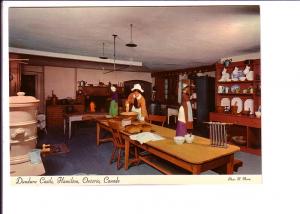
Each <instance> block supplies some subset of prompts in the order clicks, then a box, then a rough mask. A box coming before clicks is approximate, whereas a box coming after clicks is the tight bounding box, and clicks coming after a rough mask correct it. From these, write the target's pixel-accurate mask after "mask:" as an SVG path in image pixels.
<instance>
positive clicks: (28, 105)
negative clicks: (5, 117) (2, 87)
mask: <svg viewBox="0 0 300 214" xmlns="http://www.w3.org/2000/svg"><path fill="white" fill-rule="evenodd" d="M17 95H18V96H11V97H9V117H10V120H9V122H10V124H9V127H10V163H11V164H18V163H23V162H27V161H29V160H30V159H29V152H31V151H32V150H33V149H34V148H35V146H36V142H37V109H38V105H39V100H37V99H36V98H35V97H31V96H25V93H24V92H18V93H17Z"/></svg>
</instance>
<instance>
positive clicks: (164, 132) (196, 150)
mask: <svg viewBox="0 0 300 214" xmlns="http://www.w3.org/2000/svg"><path fill="white" fill-rule="evenodd" d="M97 123H98V124H99V125H98V126H99V127H100V126H101V127H103V128H104V127H105V129H107V130H109V127H108V122H107V121H105V120H97ZM151 126H152V131H153V132H154V133H155V134H158V135H160V136H162V137H164V138H165V139H164V140H159V141H151V142H147V143H144V144H140V143H139V142H138V141H135V140H131V139H130V134H129V133H127V132H125V131H124V130H122V129H121V130H120V133H121V136H122V138H123V139H124V141H125V164H124V168H125V170H128V167H129V165H130V164H131V163H133V162H136V161H139V160H142V161H144V162H146V163H148V164H149V165H151V166H153V167H155V168H157V169H158V170H160V171H162V172H163V173H165V174H171V172H170V171H168V170H167V169H164V168H162V167H161V166H159V163H157V162H156V163H155V162H154V161H152V159H151V156H142V155H140V156H139V160H136V159H131V160H130V159H129V148H130V145H131V144H132V145H134V146H137V147H139V148H141V149H142V150H145V151H147V152H148V153H149V154H151V155H152V156H155V157H158V158H160V159H162V160H165V161H167V162H170V163H172V164H174V165H176V166H177V167H180V168H182V169H185V170H187V171H189V172H191V173H192V174H200V173H202V172H204V171H207V170H214V169H215V170H216V171H218V172H222V173H226V174H232V173H233V166H234V153H235V152H237V151H239V150H240V148H239V147H237V146H234V145H228V147H227V148H217V147H212V146H210V140H209V139H207V138H202V137H199V136H195V139H194V141H193V143H192V144H186V143H185V144H183V145H177V144H175V143H174V142H173V137H174V136H175V130H173V129H169V128H165V127H161V126H157V125H153V124H151Z"/></svg>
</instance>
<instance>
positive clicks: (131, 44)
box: [126, 24, 137, 48]
mask: <svg viewBox="0 0 300 214" xmlns="http://www.w3.org/2000/svg"><path fill="white" fill-rule="evenodd" d="M126 46H127V47H133V48H134V47H136V46H137V44H135V43H133V41H132V24H130V42H129V43H127V44H126Z"/></svg>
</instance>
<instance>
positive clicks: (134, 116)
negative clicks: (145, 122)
mask: <svg viewBox="0 0 300 214" xmlns="http://www.w3.org/2000/svg"><path fill="white" fill-rule="evenodd" d="M120 117H121V118H122V119H130V120H131V121H134V120H136V119H137V113H136V112H121V113H120Z"/></svg>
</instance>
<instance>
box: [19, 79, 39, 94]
mask: <svg viewBox="0 0 300 214" xmlns="http://www.w3.org/2000/svg"><path fill="white" fill-rule="evenodd" d="M35 86H36V75H31V74H22V76H21V91H22V92H25V95H26V96H33V97H36V87H35Z"/></svg>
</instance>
